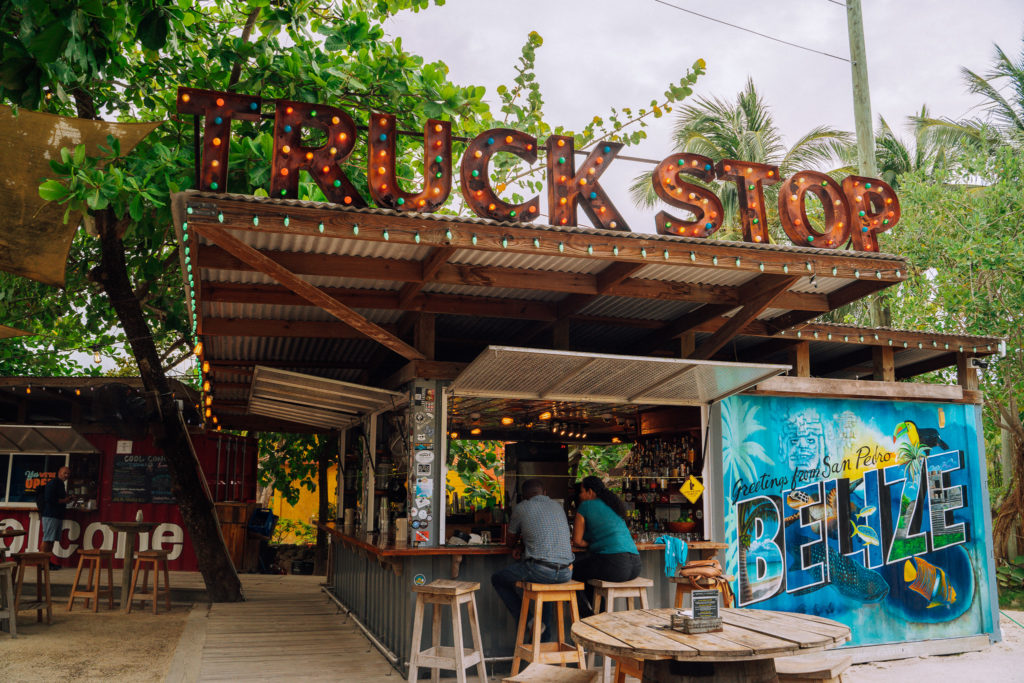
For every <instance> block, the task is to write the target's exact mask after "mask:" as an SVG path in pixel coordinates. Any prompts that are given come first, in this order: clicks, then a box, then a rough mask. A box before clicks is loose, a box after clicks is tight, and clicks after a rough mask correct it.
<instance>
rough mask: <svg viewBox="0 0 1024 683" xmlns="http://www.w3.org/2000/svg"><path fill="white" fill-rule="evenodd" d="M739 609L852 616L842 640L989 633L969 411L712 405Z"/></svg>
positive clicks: (772, 402)
mask: <svg viewBox="0 0 1024 683" xmlns="http://www.w3.org/2000/svg"><path fill="white" fill-rule="evenodd" d="M721 414H722V457H723V468H724V487H725V489H724V490H725V499H726V505H725V522H726V540H727V541H728V542H729V544H730V547H729V551H728V553H727V557H726V560H727V571H728V572H729V573H730V574H732V575H733V576H735V577H736V582H735V584H734V586H733V588H734V590H735V593H736V596H737V602H738V606H741V607H750V608H761V609H776V610H785V611H792V612H803V613H808V614H816V615H819V616H824V617H828V618H830V619H835V620H837V621H840V622H842V623H845V624H847V625H848V626H850V628H851V630H852V631H853V640H852V641H851V643H850V645H869V644H879V643H892V642H900V641H910V640H924V639H930V638H954V637H959V636H971V635H977V634H981V633H988V632H991V630H992V628H993V623H994V620H993V616H994V615H993V613H992V611H993V608H992V594H991V592H990V587H989V585H988V583H987V577H988V572H989V566H990V563H991V550H990V548H989V545H990V544H989V541H988V539H987V538H986V537H985V517H984V513H985V506H986V505H988V501H987V500H983V497H984V491H985V487H984V479H983V477H984V476H985V471H984V469H983V467H981V466H980V465H979V463H981V462H982V460H983V459H982V457H981V454H980V453H978V447H979V446H978V444H979V441H978V432H977V424H976V420H977V411H976V408H975V407H974V406H970V405H960V404H941V405H940V404H934V403H897V402H883V401H854V400H837V399H809V398H790V397H768V396H733V397H731V398H729V399H727V400H725V401H723V403H722V413H721Z"/></svg>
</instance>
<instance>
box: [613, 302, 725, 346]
mask: <svg viewBox="0 0 1024 683" xmlns="http://www.w3.org/2000/svg"><path fill="white" fill-rule="evenodd" d="M735 308H736V306H735V305H734V304H704V305H703V306H701V307H700V308H698V309H697V310H695V311H690V312H689V313H685V314H683V315H682V316H680V317H678V318H676V319H675V320H673V321H672V322H670V323H669V324H668V325H664V326H662V327H661V329H659V330H657V331H655V332H653V333H651V334H649V335H647V336H646V337H644V338H643V339H642V340H640V341H639V342H638V343H636V344H631V345H630V348H631V349H632V352H633V353H637V354H646V353H650V352H651V351H653V350H655V349H657V348H659V347H661V346H663V345H664V344H667V343H668V342H669V341H671V340H672V339H675V338H676V337H678V336H679V335H681V334H683V333H684V332H688V331H690V330H695V329H697V328H698V327H699V326H700V325H701V324H703V323H706V322H708V321H710V320H713V319H716V318H719V317H720V316H721V315H722V314H724V313H728V312H729V311H731V310H733V309H735ZM722 320H723V321H727V320H728V318H723V319H722ZM723 324H724V322H723ZM716 329H717V327H716ZM627 351H628V349H623V353H625V352H627Z"/></svg>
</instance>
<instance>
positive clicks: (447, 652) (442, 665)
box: [416, 645, 480, 671]
mask: <svg viewBox="0 0 1024 683" xmlns="http://www.w3.org/2000/svg"><path fill="white" fill-rule="evenodd" d="M479 661H480V653H479V652H477V651H476V650H473V649H472V648H463V649H462V666H463V668H464V669H468V668H469V667H470V666H472V665H474V664H476V663H477V662H479ZM416 666H418V667H420V668H426V669H450V670H453V671H454V670H457V669H458V665H457V664H456V663H455V648H454V647H452V646H451V645H440V646H438V647H428V648H427V649H426V650H423V651H422V652H420V654H419V657H418V658H417V659H416Z"/></svg>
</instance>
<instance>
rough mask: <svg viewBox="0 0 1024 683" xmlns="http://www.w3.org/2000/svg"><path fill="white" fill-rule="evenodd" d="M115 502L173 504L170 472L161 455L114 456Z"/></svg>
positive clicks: (112, 497) (113, 496)
mask: <svg viewBox="0 0 1024 683" xmlns="http://www.w3.org/2000/svg"><path fill="white" fill-rule="evenodd" d="M113 479H114V481H113V494H112V496H111V499H112V500H113V502H115V503H173V502H175V501H174V496H173V495H172V494H171V475H170V472H169V471H168V469H167V461H166V460H165V459H164V456H162V455H152V456H150V455H117V456H115V457H114V478H113Z"/></svg>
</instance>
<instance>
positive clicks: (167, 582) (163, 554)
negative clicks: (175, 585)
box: [127, 550, 171, 614]
mask: <svg viewBox="0 0 1024 683" xmlns="http://www.w3.org/2000/svg"><path fill="white" fill-rule="evenodd" d="M168 552H170V551H167V550H142V551H140V552H138V553H136V554H135V568H134V569H133V570H132V588H131V590H130V591H129V592H128V610H127V611H128V612H129V613H131V611H132V603H133V602H134V601H135V586H136V584H138V582H139V569H140V568H141V569H142V571H143V574H142V593H143V596H145V593H146V585H147V584H148V583H149V569H150V567H152V568H153V596H152V597H150V598H147V597H140V598H139V600H141V601H142V602H145V601H146V600H152V601H153V614H156V604H157V602H159V601H160V568H161V567H163V570H164V601H165V602H166V606H167V609H168V611H170V609H171V576H170V574H168V572H167V554H168ZM142 565H146V566H145V567H143V566H142Z"/></svg>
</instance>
